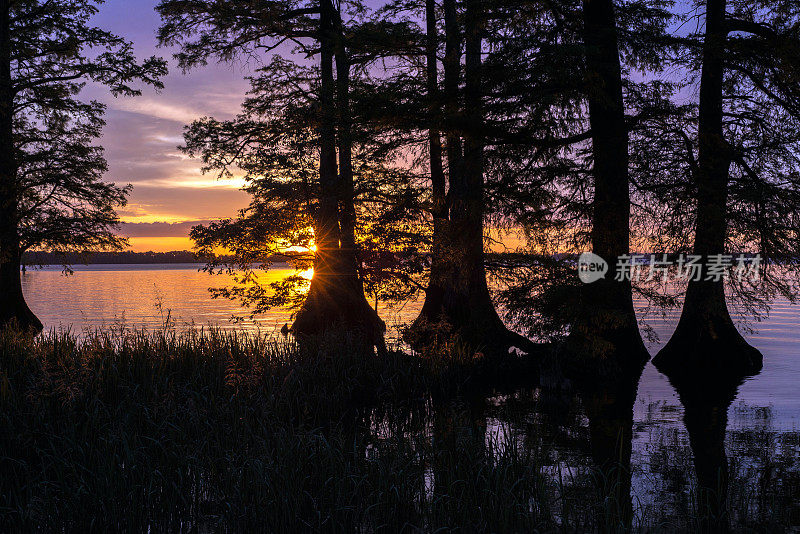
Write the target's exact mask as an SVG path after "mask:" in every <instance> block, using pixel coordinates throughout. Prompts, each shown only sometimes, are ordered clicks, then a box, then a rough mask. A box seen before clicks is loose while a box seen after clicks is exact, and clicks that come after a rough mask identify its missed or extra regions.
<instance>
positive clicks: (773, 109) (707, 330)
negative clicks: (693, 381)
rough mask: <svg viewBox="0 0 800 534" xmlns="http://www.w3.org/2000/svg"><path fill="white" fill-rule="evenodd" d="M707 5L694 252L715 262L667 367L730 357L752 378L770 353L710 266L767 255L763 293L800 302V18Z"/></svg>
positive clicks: (698, 53)
mask: <svg viewBox="0 0 800 534" xmlns="http://www.w3.org/2000/svg"><path fill="white" fill-rule="evenodd" d="M704 6H705V8H706V10H705V11H706V14H705V29H704V32H703V34H702V35H701V36H694V35H693V36H689V37H688V38H687V47H686V50H688V52H689V53H688V54H687V57H689V58H691V59H692V62H690V63H688V64H687V65H686V66H687V68H689V69H693V70H692V72H696V71H697V70H699V71H700V92H699V99H698V104H697V120H696V133H695V139H696V141H695V140H691V141H690V143H689V144H688V147H689V148H688V150H687V151H685V152H683V153H684V154H686V160H688V164H687V165H686V167H688V171H687V174H688V176H689V180H690V182H689V183H690V184H691V187H689V188H688V189H689V191H688V195H687V196H689V198H691V199H692V200H694V202H695V205H696V208H695V212H694V243H693V252H694V253H695V254H696V255H698V256H701V257H702V258H703V261H704V262H705V264H704V266H703V268H702V269H701V272H700V274H699V275H698V276H697V277H696V278H693V279H692V280H691V281H690V282H689V286H688V289H687V292H686V298H685V301H684V306H683V312H682V314H681V318H680V321H679V323H678V327H677V329H676V331H675V333H674V334H673V336H672V338H671V339H670V341H669V343H668V344H667V345H666V346H665V347H664V348H663V349H662V350H661V352H660V353H659V354H658V356H657V362H658V363H659V365H661V366H662V367H665V368H667V367H670V366H675V365H677V366H680V365H682V362H683V361H684V360H685V359H687V358H688V359H693V358H711V357H722V358H724V359H725V360H726V362H727V364H730V365H736V366H739V367H741V368H742V370H743V371H746V370H747V369H751V368H760V366H761V359H762V356H761V354H760V353H759V351H758V350H756V349H755V348H753V347H751V346H750V345H749V344H748V343H747V342H746V341H745V340H744V338H743V337H742V336H741V334H740V333H739V332H738V331H737V329H736V327H735V325H734V323H733V321H732V319H731V316H730V313H729V311H728V305H727V302H726V296H725V280H724V278H720V277H715V276H711V273H710V271H709V268H708V266H709V265H710V264H711V263H712V260H713V258H714V257H717V258H719V255H721V254H726V253H728V254H732V255H733V253H735V252H753V253H759V254H761V255H762V262H763V263H764V268H765V269H766V270H767V271H766V274H767V276H762V278H761V279H760V281H761V282H763V283H764V287H763V288H761V293H762V294H763V293H767V294H769V291H770V290H775V289H777V290H779V291H781V292H783V294H785V295H786V296H787V297H789V298H792V299H793V298H794V297H793V293H794V292H793V291H792V290H791V287H792V286H791V283H790V282H789V283H788V284H787V282H786V280H787V279H788V280H791V271H792V270H794V269H795V267H794V265H795V264H796V258H797V257H798V252H800V250H798V246H797V240H796V238H795V237H794V236H796V232H797V229H798V227H797V223H798V215H799V213H798V208H800V203H799V202H798V201H799V200H800V189H798V186H799V185H800V183H798V180H797V170H796V169H797V163H798V159H797V155H796V154H797V148H798V146H800V145H799V144H798V143H799V142H800V138H798V135H797V126H798V117H800V115H798V113H799V112H800V105H798V104H800V90H798V84H797V81H798V78H797V72H798V67H800V59H799V58H800V39H798V34H799V32H800V12H798V8H797V6H796V5H795V4H794V3H791V2H789V3H787V2H756V3H750V2H738V1H731V2H727V1H726V0H709V1H708V2H705V3H704ZM689 133H691V130H689ZM681 135H682V138H683V140H686V139H688V135H689V134H687V133H686V132H685V131H684V132H682V134H681ZM695 147H696V148H695ZM695 151H696V157H695ZM678 191H680V189H679V190H678ZM673 194H674V193H673ZM676 197H677V198H681V199H682V201H685V198H686V197H684V196H678V195H676ZM774 263H779V264H780V265H781V267H780V268H781V269H782V270H783V271H784V272H780V273H778V276H777V277H771V276H769V272H770V270H772V269H774V267H775V266H774V265H771V264H774ZM744 296H745V298H747V299H750V300H753V299H755V296H754V295H753V294H749V295H748V294H745V295H744ZM729 358H730V359H729Z"/></svg>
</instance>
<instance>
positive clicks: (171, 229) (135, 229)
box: [119, 220, 211, 238]
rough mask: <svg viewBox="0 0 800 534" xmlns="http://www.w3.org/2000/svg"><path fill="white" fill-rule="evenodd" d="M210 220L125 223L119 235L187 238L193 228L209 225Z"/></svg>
mask: <svg viewBox="0 0 800 534" xmlns="http://www.w3.org/2000/svg"><path fill="white" fill-rule="evenodd" d="M209 222H211V221H208V220H196V221H182V222H177V223H167V222H152V223H135V222H134V223H123V224H122V226H121V228H120V231H119V234H120V235H122V236H125V237H136V238H138V237H186V236H188V235H189V232H190V231H191V229H192V227H193V226H197V225H200V224H208V223H209Z"/></svg>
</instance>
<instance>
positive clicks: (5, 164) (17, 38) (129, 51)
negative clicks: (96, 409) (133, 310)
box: [0, 0, 166, 330]
mask: <svg viewBox="0 0 800 534" xmlns="http://www.w3.org/2000/svg"><path fill="white" fill-rule="evenodd" d="M98 3H99V2H95V1H91V0H48V1H40V0H2V1H0V145H1V146H2V147H3V149H2V151H1V152H0V210H1V211H2V217H0V288H1V289H2V292H3V294H4V298H3V299H2V302H0V325H7V324H10V323H16V324H17V326H19V327H21V328H24V329H29V328H30V329H35V330H38V329H41V327H42V324H41V322H40V321H39V320H38V319H37V318H36V317H35V315H34V314H33V313H32V312H31V310H30V309H29V308H28V306H27V304H26V303H25V299H24V297H23V294H22V286H21V281H20V258H21V255H22V253H23V252H24V251H25V250H28V249H35V248H37V249H47V250H51V251H66V250H75V249H77V250H82V249H89V248H94V249H118V248H121V246H122V244H123V243H124V240H122V239H121V238H119V237H118V236H116V235H115V234H114V233H113V230H114V228H115V227H116V226H117V224H118V223H119V219H118V217H117V215H116V213H115V211H114V209H115V208H116V207H117V206H120V205H123V204H124V203H125V200H126V195H127V193H128V190H129V188H127V187H117V186H115V185H114V184H111V183H107V182H103V181H102V175H103V173H104V172H105V171H106V162H105V160H104V158H103V152H102V149H101V148H100V147H98V146H96V145H94V144H93V142H94V140H95V139H96V138H98V137H99V136H100V134H101V129H102V127H103V124H104V123H103V120H102V115H103V111H104V107H103V105H102V104H100V103H98V102H82V101H80V100H79V99H78V94H79V92H80V89H81V87H82V86H83V85H84V84H85V83H86V82H87V81H92V82H95V83H99V84H102V85H105V86H106V87H108V88H109V90H110V91H111V92H112V94H114V95H125V96H134V95H138V94H139V93H140V90H139V89H137V88H136V85H135V84H137V83H139V82H141V83H144V84H148V85H152V86H155V87H157V88H160V87H161V82H160V81H159V78H160V77H161V76H163V75H165V74H166V64H165V63H164V62H163V61H162V60H161V59H158V58H155V57H153V58H150V59H147V60H145V61H144V62H141V63H139V62H137V60H136V58H135V56H134V54H133V48H132V45H131V44H130V43H128V42H126V41H125V40H123V39H121V38H119V37H117V36H115V35H113V34H111V33H108V32H106V31H103V30H101V29H99V28H96V27H93V26H91V25H90V24H89V19H90V18H91V16H92V15H94V14H95V13H96V11H97V4H98ZM97 50H101V52H97Z"/></svg>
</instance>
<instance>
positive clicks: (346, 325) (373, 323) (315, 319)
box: [291, 282, 386, 353]
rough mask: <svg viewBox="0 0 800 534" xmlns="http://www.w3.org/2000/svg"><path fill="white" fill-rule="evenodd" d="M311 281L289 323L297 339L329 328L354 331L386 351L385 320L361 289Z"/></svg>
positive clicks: (318, 334) (324, 332)
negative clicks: (299, 306) (305, 295)
mask: <svg viewBox="0 0 800 534" xmlns="http://www.w3.org/2000/svg"><path fill="white" fill-rule="evenodd" d="M324 287H326V288H328V289H327V290H323V289H321V285H316V286H315V285H313V282H312V288H311V290H310V291H309V293H308V297H307V298H306V300H305V302H304V303H303V306H302V308H300V311H298V312H297V317H296V318H295V320H294V323H293V324H292V328H291V331H292V333H293V334H294V335H295V337H297V338H298V339H302V338H304V337H309V336H320V335H324V334H326V333H329V332H331V331H341V332H346V333H351V334H356V335H357V336H358V337H361V338H362V340H363V341H365V342H367V343H369V344H371V345H373V346H375V347H377V348H378V351H379V352H381V353H385V351H386V342H385V341H384V333H385V332H386V323H384V321H383V320H382V319H381V318H380V317H379V316H378V313H377V312H376V311H375V310H374V309H373V308H372V307H371V306H370V305H369V303H367V299H366V298H365V297H364V294H363V291H361V290H360V289H359V290H358V291H345V290H344V289H345V288H342V287H341V286H340V287H334V286H332V285H331V284H326V285H325V286H324Z"/></svg>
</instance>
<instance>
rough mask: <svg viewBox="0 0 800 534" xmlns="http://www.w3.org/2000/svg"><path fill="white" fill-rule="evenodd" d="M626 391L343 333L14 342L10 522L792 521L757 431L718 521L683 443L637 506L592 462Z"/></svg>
mask: <svg viewBox="0 0 800 534" xmlns="http://www.w3.org/2000/svg"><path fill="white" fill-rule="evenodd" d="M540 363H541V362H540ZM634 382H635V380H634ZM620 384H621V383H620V382H618V383H616V385H615V386H614V387H612V388H611V389H602V388H598V386H597V384H594V385H592V387H590V388H588V389H586V388H583V387H582V386H581V384H579V383H578V382H570V381H569V380H566V379H564V378H563V377H562V376H561V375H560V371H558V370H557V364H556V362H555V361H552V360H548V361H546V362H543V363H541V365H539V364H537V365H534V364H532V363H531V362H528V361H526V360H524V359H520V358H518V357H516V356H508V357H507V358H504V359H503V360H502V361H499V360H490V359H489V358H487V357H484V356H483V355H482V354H480V353H472V352H471V351H466V350H465V349H464V348H463V346H460V345H457V344H453V345H450V346H449V350H448V351H446V352H445V353H442V354H440V355H439V357H436V358H426V357H423V356H420V355H415V354H405V353H402V352H397V351H389V352H388V353H387V354H385V355H384V356H383V357H377V356H376V355H375V352H374V350H373V349H372V348H371V347H368V346H365V345H364V343H363V341H359V340H358V338H357V337H353V336H347V335H339V336H334V335H329V336H326V337H324V338H315V339H308V340H306V341H305V342H304V343H302V344H298V343H295V342H292V341H277V340H275V339H269V338H267V337H258V336H253V335H245V334H241V333H231V332H222V331H217V330H213V329H211V330H195V331H189V332H182V333H179V332H176V331H175V330H173V329H170V328H168V327H165V328H164V329H163V330H160V331H151V332H146V331H133V330H124V329H121V330H116V331H114V330H107V331H96V332H95V333H94V334H92V335H90V336H86V337H84V338H83V339H78V338H77V337H75V336H73V335H70V334H67V333H63V332H62V333H58V332H55V331H50V332H49V333H45V334H42V335H40V336H37V337H31V336H28V335H22V334H19V333H17V332H14V331H13V330H10V329H5V330H3V331H2V332H0V406H1V407H2V409H0V425H2V428H3V431H2V432H0V451H2V455H0V471H2V473H3V476H2V478H0V530H3V531H29V530H35V529H42V530H62V531H64V530H66V531H78V530H86V529H89V530H119V529H124V530H127V531H134V532H136V531H194V530H209V531H247V530H259V531H273V532H285V531H290V530H293V529H296V528H298V527H301V528H303V529H307V530H310V531H326V532H352V531H361V532H378V531H386V532H399V531H404V532H416V531H437V530H438V529H440V528H445V529H455V530H458V529H461V530H462V531H465V532H477V531H490V530H491V531H500V532H534V531H540V532H555V531H559V532H588V531H602V532H617V531H623V530H625V531H627V530H629V529H630V530H632V531H637V532H674V531H698V532H699V531H709V530H708V528H709V526H710V525H711V526H713V525H716V526H720V525H721V524H723V522H724V524H726V525H728V526H730V528H731V529H732V530H734V531H741V530H747V531H757V532H775V531H782V530H785V529H787V528H789V526H790V525H793V524H796V520H797V517H796V516H797V514H798V510H799V509H800V508H798V503H797V501H796V483H797V481H798V480H800V478H798V472H797V467H796V462H794V461H793V460H792V458H793V454H794V453H793V452H792V451H793V450H796V448H797V447H798V445H800V441H799V440H798V436H797V435H796V434H788V435H782V436H780V437H776V436H772V437H771V438H770V437H769V436H768V435H767V434H765V433H764V432H763V429H762V431H760V432H757V433H758V434H759V435H758V436H756V437H755V438H753V437H749V438H746V439H743V440H742V442H743V443H745V444H746V445H745V447H750V452H749V453H748V452H745V453H742V452H737V453H736V454H737V456H736V457H735V458H734V460H732V461H731V464H730V466H729V469H730V471H731V476H730V485H729V488H728V492H727V493H728V504H727V506H723V507H722V509H724V510H726V513H725V514H722V516H720V515H719V514H718V513H716V512H714V514H709V513H705V512H704V511H703V507H702V506H701V505H698V503H697V502H696V501H695V500H694V495H695V494H694V491H693V488H694V486H695V485H694V483H692V482H691V478H693V477H692V476H691V475H690V473H691V472H692V466H691V453H690V452H687V450H686V449H687V447H686V444H685V443H683V444H680V443H675V442H674V440H675V437H674V436H673V437H672V438H669V437H666V438H663V439H662V440H661V442H662V443H661V444H660V445H659V444H658V440H656V445H655V449H654V450H653V451H651V454H652V458H651V459H650V462H649V467H648V469H649V471H650V472H651V473H654V474H651V476H656V474H658V476H659V477H661V478H660V479H659V480H662V481H664V482H665V483H666V484H665V486H664V487H662V488H661V491H662V492H663V493H659V494H658V495H659V502H656V503H650V504H647V503H643V502H639V495H638V494H635V496H634V498H633V500H631V497H630V491H629V490H630V488H631V472H632V471H634V470H635V469H638V467H637V466H635V465H634V466H633V467H632V465H631V463H630V460H628V462H625V461H624V460H623V461H622V463H620V462H614V463H613V465H609V464H607V463H606V464H604V463H603V462H601V461H599V459H601V458H604V457H606V458H608V457H611V458H613V457H615V456H614V455H615V454H616V457H617V458H619V457H620V456H619V450H617V449H616V448H615V446H614V445H613V444H611V445H610V448H608V447H609V444H610V442H608V440H605V441H604V440H603V439H602V436H603V435H604V433H606V434H609V435H611V434H614V435H617V434H615V432H614V429H615V428H616V429H617V430H622V432H623V433H622V434H621V436H622V437H623V438H624V437H625V436H627V438H626V439H627V440H630V430H631V423H632V419H631V418H632V406H633V405H632V402H633V400H632V398H630V395H628V394H625V393H619V392H620V391H621V390H624V389H625V387H627V386H625V387H621V386H620ZM620 388H621V389H620ZM610 391H613V392H616V393H613V394H610V393H609V392H610ZM628 391H629V390H628ZM633 392H634V395H633V396H634V397H635V386H634V389H633ZM576 393H577V395H576ZM576 398H577V399H579V401H575V400H574V399H576ZM598 399H600V400H599V401H598ZM609 399H611V400H609ZM614 399H616V400H614ZM620 399H623V400H620ZM624 399H630V403H627V402H628V401H627V400H624ZM575 402H577V403H578V405H579V406H580V408H579V409H578V410H577V412H574V411H573V410H575V407H574V406H572V405H573V404H574V403H575ZM598 402H599V404H598ZM564 406H572V408H570V409H568V410H565V409H564V408H563V407H564ZM598 406H600V408H599V409H598ZM609 406H612V408H611V409H610V408H609ZM559 407H560V408H559ZM534 413H536V414H539V415H537V416H536V417H535V419H531V414H534ZM582 413H585V414H586V417H588V426H586V422H585V421H584V419H585V418H584V416H583V415H581V414H582ZM626 413H627V416H626V415H625V414H626ZM626 426H627V432H625V431H624V428H625V427H626ZM611 437H613V436H611ZM670 439H672V440H673V441H672V442H671V441H670ZM665 440H666V441H665ZM612 441H616V438H615V439H614V440H612ZM624 447H625V446H624V445H623V450H624ZM628 447H630V442H629V441H628ZM615 451H616V452H615ZM628 451H629V452H628V454H630V448H628ZM589 452H590V454H587V453H589ZM732 457H733V454H732ZM590 458H591V460H590ZM622 458H623V459H624V455H623V456H622ZM763 462H766V463H768V464H769V465H768V466H767V465H761V463H763ZM596 466H601V467H596ZM679 473H680V474H681V476H677V475H678V474H679ZM637 476H639V475H637ZM676 477H677V478H676ZM753 477H755V480H754V479H753ZM764 477H767V478H764ZM678 479H681V480H678ZM620 488H621V489H622V490H623V491H620ZM625 488H627V489H628V491H627V495H626V491H625ZM634 493H636V492H634ZM708 509H709V510H715V511H717V512H718V511H719V509H720V508H719V507H709V508H708ZM626 525H628V526H626Z"/></svg>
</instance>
